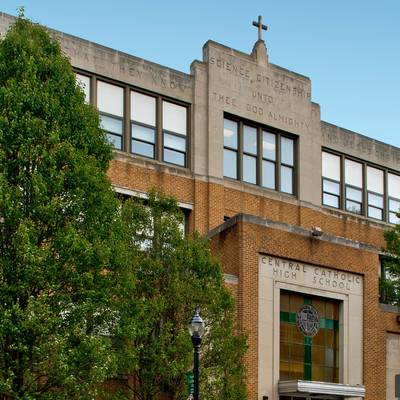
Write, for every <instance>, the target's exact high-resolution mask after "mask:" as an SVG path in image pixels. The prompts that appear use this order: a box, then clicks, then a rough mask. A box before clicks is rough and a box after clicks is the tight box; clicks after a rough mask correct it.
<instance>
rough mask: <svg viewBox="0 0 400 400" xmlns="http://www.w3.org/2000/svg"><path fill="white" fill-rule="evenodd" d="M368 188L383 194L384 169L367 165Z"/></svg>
mask: <svg viewBox="0 0 400 400" xmlns="http://www.w3.org/2000/svg"><path fill="white" fill-rule="evenodd" d="M367 189H368V190H371V191H372V192H376V193H379V194H383V171H382V170H380V169H377V168H372V167H367Z"/></svg>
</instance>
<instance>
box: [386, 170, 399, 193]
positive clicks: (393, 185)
mask: <svg viewBox="0 0 400 400" xmlns="http://www.w3.org/2000/svg"><path fill="white" fill-rule="evenodd" d="M388 194H389V196H390V197H396V198H397V199H400V176H399V175H394V174H388Z"/></svg>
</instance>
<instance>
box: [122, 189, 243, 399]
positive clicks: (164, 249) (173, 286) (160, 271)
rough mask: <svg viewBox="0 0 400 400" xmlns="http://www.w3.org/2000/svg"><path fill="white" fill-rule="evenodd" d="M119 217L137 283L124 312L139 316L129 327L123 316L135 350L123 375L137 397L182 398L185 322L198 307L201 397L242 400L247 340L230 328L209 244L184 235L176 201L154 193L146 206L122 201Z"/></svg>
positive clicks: (187, 356) (188, 353) (230, 306)
mask: <svg viewBox="0 0 400 400" xmlns="http://www.w3.org/2000/svg"><path fill="white" fill-rule="evenodd" d="M124 218H125V221H126V226H128V227H129V229H130V230H131V236H132V238H133V240H132V246H131V252H132V268H133V271H132V272H133V274H134V276H135V277H136V278H137V281H136V284H135V285H134V286H133V287H132V293H129V296H128V298H126V299H125V301H124V304H125V306H126V309H127V310H129V309H131V308H132V307H137V302H138V301H143V307H141V309H142V310H143V313H144V318H143V319H142V321H141V323H140V325H139V324H137V323H136V316H135V318H134V319H133V322H132V323H131V325H129V321H130V319H129V315H127V316H126V318H123V320H124V321H125V322H126V323H127V324H128V325H127V326H128V328H127V329H125V331H124V333H125V335H129V332H131V333H132V335H133V336H132V338H131V339H132V343H133V346H134V347H135V349H136V350H137V352H138V354H137V357H138V360H137V361H138V362H137V368H134V369H133V370H130V371H128V370H125V371H123V372H126V373H130V374H133V376H134V377H135V382H136V385H134V386H133V387H132V390H133V392H134V393H135V395H136V396H137V397H135V398H137V399H140V400H153V399H157V398H159V396H160V395H163V396H166V397H167V398H168V399H185V398H187V396H188V392H187V387H186V383H185V373H186V372H187V371H189V370H191V369H192V368H193V347H192V343H191V340H190V337H189V334H188V330H187V324H188V322H189V320H190V318H191V316H192V315H193V312H194V310H195V308H196V307H199V308H200V310H201V315H202V317H203V319H204V320H205V322H206V324H207V331H206V334H205V336H204V338H203V343H202V349H201V368H200V383H201V388H200V389H201V398H202V399H204V400H215V399H224V398H226V399H230V400H239V399H240V400H242V399H246V388H245V385H244V373H245V371H244V366H243V365H244V364H243V356H244V353H245V351H246V339H245V337H244V335H242V334H238V333H237V331H236V329H235V319H234V314H235V308H234V302H233V298H232V296H231V294H230V292H229V291H228V289H226V287H225V285H224V280H223V273H222V270H221V266H220V265H219V263H218V262H216V261H215V260H214V259H213V258H212V256H211V253H210V250H209V247H208V243H207V241H206V240H204V239H202V238H201V237H200V236H199V235H194V236H192V237H189V238H184V237H183V235H182V230H181V229H180V223H181V222H182V213H181V212H180V210H179V208H178V206H177V203H176V201H175V200H173V199H169V198H166V197H164V196H163V195H160V194H156V193H154V192H153V193H151V194H150V197H149V200H148V202H147V203H146V204H140V203H138V202H133V201H127V202H126V203H125V207H124ZM131 321H132V320H131ZM121 329H123V327H121ZM185 395H186V397H185Z"/></svg>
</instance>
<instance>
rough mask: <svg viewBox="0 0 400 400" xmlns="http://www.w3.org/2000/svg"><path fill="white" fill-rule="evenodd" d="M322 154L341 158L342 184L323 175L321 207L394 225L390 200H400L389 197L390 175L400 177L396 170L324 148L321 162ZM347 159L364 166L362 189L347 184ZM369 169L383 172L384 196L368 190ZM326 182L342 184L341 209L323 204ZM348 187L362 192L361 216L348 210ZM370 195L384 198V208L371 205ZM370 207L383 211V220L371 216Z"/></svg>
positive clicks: (399, 199)
mask: <svg viewBox="0 0 400 400" xmlns="http://www.w3.org/2000/svg"><path fill="white" fill-rule="evenodd" d="M322 153H329V154H333V155H335V156H339V157H340V182H338V181H335V180H333V179H330V178H326V177H324V176H323V175H322V173H321V178H322V179H321V182H322V187H321V192H322V198H321V205H322V206H323V207H328V208H331V209H334V210H338V209H340V210H343V211H346V212H349V213H352V214H355V215H361V216H364V217H366V218H369V219H373V220H374V221H379V222H384V223H389V224H393V223H392V222H390V214H395V212H393V211H391V210H390V206H389V201H390V200H394V201H398V202H400V198H395V197H389V195H388V174H393V175H396V176H400V173H399V172H398V171H394V170H392V169H390V168H387V167H384V166H382V165H377V164H374V163H371V162H368V161H365V160H361V159H359V158H356V157H353V156H349V155H347V154H344V153H339V152H337V151H334V150H331V149H329V148H325V147H323V148H322V151H321V161H322ZM346 159H347V160H350V161H354V162H358V163H360V164H361V165H362V176H363V178H362V179H363V182H362V188H359V187H357V186H353V185H349V184H346V183H345V160H346ZM367 167H372V168H375V169H379V170H381V171H382V172H383V194H380V193H377V192H374V191H372V190H368V188H367ZM324 180H330V181H333V182H336V183H339V184H340V186H339V187H340V201H339V208H336V207H332V206H330V205H328V204H324V202H323V196H324V193H325V191H324V186H323V183H324ZM347 187H349V188H351V189H356V190H360V191H361V199H362V203H359V204H361V213H360V214H358V213H355V212H352V211H349V210H347V208H346V202H347V200H348V199H347V196H346V188H347ZM327 194H330V195H331V193H327ZM369 194H372V195H375V196H379V197H382V198H383V203H382V204H383V208H379V207H377V206H375V205H373V204H371V203H370V202H369ZM350 201H353V202H357V201H355V200H350ZM369 207H372V208H374V209H376V210H381V211H382V219H378V218H375V217H373V216H369Z"/></svg>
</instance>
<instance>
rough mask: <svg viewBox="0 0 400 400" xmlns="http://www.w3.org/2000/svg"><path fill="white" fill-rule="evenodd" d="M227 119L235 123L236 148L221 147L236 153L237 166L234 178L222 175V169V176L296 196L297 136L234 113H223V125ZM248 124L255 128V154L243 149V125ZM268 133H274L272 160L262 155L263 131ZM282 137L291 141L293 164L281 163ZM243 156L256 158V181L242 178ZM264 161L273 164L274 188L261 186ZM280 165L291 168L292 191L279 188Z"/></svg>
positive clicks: (280, 185)
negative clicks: (273, 157) (273, 156)
mask: <svg viewBox="0 0 400 400" xmlns="http://www.w3.org/2000/svg"><path fill="white" fill-rule="evenodd" d="M225 120H229V121H232V122H235V123H237V127H238V128H237V129H238V130H237V135H238V146H237V149H234V148H232V147H230V146H226V145H225V144H223V149H224V153H225V150H228V151H231V152H235V153H236V167H237V172H236V178H232V177H230V176H226V175H224V171H223V177H224V179H230V180H235V181H236V180H237V181H240V182H243V183H245V184H248V185H253V186H258V187H260V188H262V189H266V190H273V191H277V192H279V193H283V194H286V195H288V196H294V197H297V193H298V136H296V135H294V134H292V133H290V132H285V131H282V130H279V129H276V128H273V127H271V126H268V125H263V124H259V123H256V122H254V121H250V120H247V119H244V118H240V117H238V116H236V115H232V114H228V113H224V117H223V126H224V121H225ZM245 126H248V127H250V128H255V129H256V135H257V136H256V138H257V139H256V140H257V151H256V154H253V153H250V152H248V151H245V149H244V127H245ZM264 132H266V133H270V134H273V135H275V160H272V159H270V158H267V157H264V153H263V133H264ZM282 138H287V139H290V140H292V141H293V165H289V164H286V163H282V161H281V159H282V157H281V156H282V154H281V148H282V146H281V139H282ZM244 156H248V157H254V158H255V159H256V171H255V172H256V182H255V183H251V182H248V181H245V180H244V168H243V164H244ZM264 162H269V163H272V164H273V165H274V178H275V182H274V188H272V187H268V186H263V164H264ZM282 167H287V168H291V170H292V193H288V192H285V191H282V190H281V187H282V182H281V168H282Z"/></svg>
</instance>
